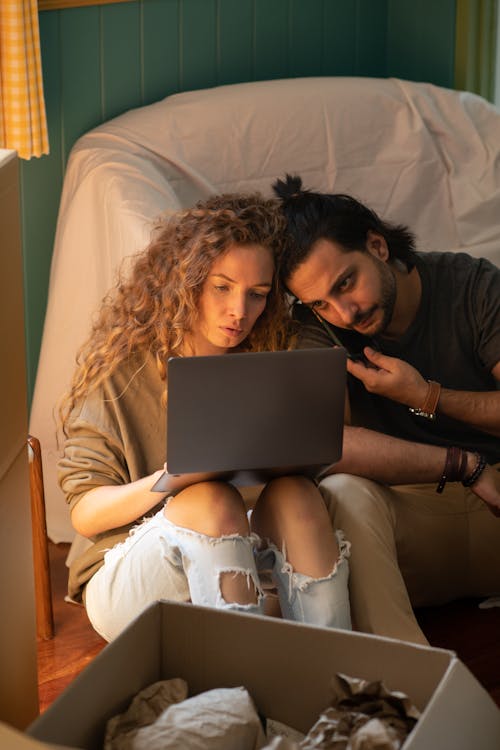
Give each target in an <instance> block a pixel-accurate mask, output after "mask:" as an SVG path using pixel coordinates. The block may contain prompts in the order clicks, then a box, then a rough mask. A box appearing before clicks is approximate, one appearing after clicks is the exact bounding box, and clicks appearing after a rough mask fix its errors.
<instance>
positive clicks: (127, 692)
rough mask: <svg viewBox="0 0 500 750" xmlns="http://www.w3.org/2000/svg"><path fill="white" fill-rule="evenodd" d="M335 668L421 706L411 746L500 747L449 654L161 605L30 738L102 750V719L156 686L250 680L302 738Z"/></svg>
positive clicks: (497, 728)
mask: <svg viewBox="0 0 500 750" xmlns="http://www.w3.org/2000/svg"><path fill="white" fill-rule="evenodd" d="M337 672H342V673H345V674H348V675H351V676H353V677H362V678H365V679H368V680H375V679H377V680H378V679H382V680H383V682H384V684H385V686H386V687H387V688H388V689H389V690H401V691H402V692H404V693H406V694H407V695H408V696H409V697H410V698H411V699H412V701H413V702H414V703H415V704H416V705H417V707H418V708H419V709H420V710H421V711H423V713H422V716H421V718H420V720H419V721H418V723H417V725H416V727H415V729H414V730H413V732H412V733H411V734H410V735H409V737H408V738H407V741H406V743H405V745H404V748H405V750H433V749H434V748H435V749H436V750H448V749H449V750H471V749H472V748H473V749H474V750H483V749H484V750H498V748H499V747H500V709H499V708H498V707H497V706H496V705H495V703H494V702H493V700H492V699H491V697H490V696H489V695H488V693H487V692H486V691H485V690H484V688H483V687H482V686H481V685H480V684H479V683H478V682H477V680H476V679H475V677H473V675H472V674H471V673H470V672H469V671H468V669H467V668H466V667H465V666H464V665H463V664H462V663H461V662H460V660H459V659H457V658H456V656H455V654H454V653H453V652H451V651H445V650H443V649H435V648H426V647H424V646H417V645H412V644H409V643H405V642H402V641H397V640H393V639H390V638H379V637H377V636H372V635H364V634H360V633H350V632H345V631H340V630H329V629H326V628H316V627H313V626H309V625H299V624H297V623H293V622H286V621H282V620H277V619H274V618H265V617H255V616H251V615H246V614H239V613H232V612H223V611H220V610H214V609H207V608H204V607H197V606H194V605H191V604H173V603H170V602H158V603H157V604H154V605H152V606H151V607H149V608H148V609H147V610H146V611H145V612H144V613H143V614H142V615H141V616H140V617H138V618H137V619H136V620H135V621H134V622H133V623H131V625H130V626H129V627H128V628H127V629H126V630H125V631H124V632H123V633H122V635H120V637H119V638H117V639H116V640H115V641H114V642H113V643H111V644H109V645H108V646H106V648H105V649H104V650H103V651H102V652H101V653H100V654H99V655H98V656H97V657H96V658H95V659H94V661H93V662H92V663H91V664H90V665H89V666H88V667H87V668H86V669H85V670H84V672H82V673H81V674H80V675H79V676H78V677H77V678H76V679H75V681H74V682H73V683H72V684H71V685H70V686H69V687H68V688H67V690H66V691H65V692H64V693H63V694H62V695H61V696H60V697H59V698H58V699H57V700H56V701H55V702H54V703H53V704H52V705H51V706H50V707H49V708H48V709H47V711H45V713H43V714H42V715H41V716H40V717H39V718H38V719H37V720H36V721H35V722H34V723H33V724H31V726H30V728H29V730H28V733H29V735H31V736H32V737H34V738H36V739H38V740H41V741H43V742H47V743H53V744H56V745H57V744H60V745H64V746H68V747H72V748H85V749H89V750H90V749H91V748H92V749H93V748H100V747H102V739H103V733H104V728H105V723H106V721H107V720H108V719H109V718H110V717H111V716H114V715H115V714H117V713H120V712H122V711H123V710H124V709H125V708H126V707H127V706H128V704H129V702H130V700H131V699H132V697H133V696H134V695H135V694H136V693H137V692H139V690H141V689H142V688H144V687H146V686H147V685H149V684H151V683H153V682H155V681H157V680H161V679H168V678H172V677H183V678H184V679H185V680H186V681H187V683H188V685H189V689H190V694H191V695H194V694H197V693H199V692H202V691H204V690H208V689H211V688H214V687H235V686H238V685H244V686H245V687H246V688H247V689H248V691H249V692H250V694H251V696H252V697H253V699H254V701H255V703H256V706H257V708H258V710H259V711H260V712H261V713H262V714H264V715H265V716H267V717H270V718H273V719H276V720H278V721H281V722H284V723H285V724H288V725H290V726H293V727H295V728H296V729H299V730H300V731H303V732H306V731H307V730H308V729H309V728H310V727H311V726H312V725H313V723H314V722H315V721H316V719H317V718H318V715H319V714H320V712H321V711H322V709H324V708H325V707H326V706H327V705H328V704H329V702H330V699H331V680H332V677H333V675H335V674H336V673H337Z"/></svg>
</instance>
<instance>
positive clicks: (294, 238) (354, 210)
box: [273, 174, 415, 284]
mask: <svg viewBox="0 0 500 750" xmlns="http://www.w3.org/2000/svg"><path fill="white" fill-rule="evenodd" d="M273 190H274V192H275V194H276V195H277V196H278V198H279V199H280V200H281V204H282V210H283V213H284V215H285V218H286V223H287V235H288V238H287V241H286V245H285V248H284V251H283V253H282V257H281V259H280V276H281V279H282V281H283V282H284V283H285V284H286V280H287V279H289V278H290V276H291V274H292V273H293V272H294V271H295V270H296V268H297V267H298V266H300V264H301V263H303V261H305V259H306V258H307V256H308V255H309V253H310V252H311V248H312V246H313V245H314V243H315V242H317V240H319V239H327V240H331V241H333V242H336V243H338V244H339V245H340V246H341V247H342V248H344V249H345V250H346V251H347V252H349V251H353V250H360V251H362V252H366V241H367V238H368V232H369V230H372V231H373V232H377V234H380V235H382V237H383V238H384V239H385V241H386V242H387V247H388V249H389V257H390V259H391V260H395V259H399V260H400V261H402V262H403V263H404V264H405V265H406V267H407V268H408V270H411V269H412V268H413V266H414V265H415V258H414V251H415V237H414V236H413V234H412V233H411V232H410V230H409V229H408V228H407V227H405V226H403V225H396V224H389V223H388V222H386V221H382V219H380V218H379V217H378V216H377V214H376V213H375V211H372V210H371V209H370V208H368V207H367V206H364V205H363V204H362V203H360V202H359V201H357V200H356V199H355V198H352V197H351V196H350V195H342V194H341V193H333V194H328V193H315V192H313V191H311V190H305V189H303V188H302V179H301V177H299V176H297V175H296V176H294V177H292V176H291V175H288V174H287V175H286V178H285V180H276V182H275V183H274V184H273Z"/></svg>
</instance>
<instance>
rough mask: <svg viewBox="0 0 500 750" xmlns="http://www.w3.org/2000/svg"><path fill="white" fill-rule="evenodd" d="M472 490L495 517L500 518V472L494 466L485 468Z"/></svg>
mask: <svg viewBox="0 0 500 750" xmlns="http://www.w3.org/2000/svg"><path fill="white" fill-rule="evenodd" d="M470 489H471V490H472V492H473V493H474V494H475V495H477V496H478V497H480V498H481V500H483V501H484V502H485V503H486V505H487V506H488V509H489V510H491V512H492V513H493V514H494V515H495V516H497V517H498V518H500V472H498V471H497V470H496V469H494V468H493V467H492V466H489V465H488V466H485V468H484V469H483V471H482V472H481V474H480V476H479V479H478V480H477V481H476V482H474V484H473V485H472V487H471V488H470Z"/></svg>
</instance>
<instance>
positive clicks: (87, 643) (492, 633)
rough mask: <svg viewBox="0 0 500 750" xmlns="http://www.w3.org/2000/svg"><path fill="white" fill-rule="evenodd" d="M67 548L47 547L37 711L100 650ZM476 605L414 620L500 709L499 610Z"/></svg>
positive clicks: (464, 603)
mask: <svg viewBox="0 0 500 750" xmlns="http://www.w3.org/2000/svg"><path fill="white" fill-rule="evenodd" d="M67 552H68V545H67V544H59V545H56V544H51V545H50V561H51V576H52V588H53V592H52V594H53V601H54V618H55V637H54V638H53V639H52V640H50V641H41V640H40V641H39V642H38V671H39V699H40V711H44V710H45V709H46V708H47V707H48V706H49V705H50V704H51V703H52V701H53V700H54V699H55V698H56V697H57V696H58V695H59V693H61V692H62V691H63V690H64V688H66V687H67V685H69V683H70V682H71V681H72V680H73V679H74V678H75V677H76V676H77V675H78V674H79V672H81V671H82V669H83V668H84V667H85V666H87V664H88V663H89V662H90V661H91V660H92V659H93V658H94V657H95V656H96V655H97V654H98V653H99V652H100V651H101V650H102V648H103V647H104V646H105V641H103V639H102V638H101V637H100V636H98V635H97V633H95V631H94V630H93V629H92V628H91V626H90V624H89V622H88V620H87V617H86V614H85V611H84V609H83V607H79V606H77V605H75V604H69V603H67V602H65V601H64V595H65V593H66V582H67V568H66V566H65V564H64V561H65V558H66V555H67ZM477 605H478V601H476V600H471V599H468V600H461V601H458V602H453V603H452V604H449V605H447V606H444V607H432V608H426V609H421V610H419V611H418V612H417V616H418V619H419V622H420V625H421V627H422V629H423V630H424V632H425V634H426V636H427V638H428V639H429V641H430V643H431V645H432V646H439V647H442V648H448V649H452V650H453V651H455V652H456V653H457V655H458V656H459V657H460V659H461V660H462V661H463V662H464V664H466V666H467V667H468V668H469V669H470V671H471V672H472V673H473V674H474V675H475V676H476V677H477V679H478V680H479V682H480V683H481V684H482V685H483V686H484V687H485V688H486V689H487V690H488V691H489V693H490V694H491V696H492V697H493V699H494V700H495V701H496V703H497V704H498V705H499V706H500V608H499V607H496V608H494V609H487V610H482V609H479V608H478V606H477Z"/></svg>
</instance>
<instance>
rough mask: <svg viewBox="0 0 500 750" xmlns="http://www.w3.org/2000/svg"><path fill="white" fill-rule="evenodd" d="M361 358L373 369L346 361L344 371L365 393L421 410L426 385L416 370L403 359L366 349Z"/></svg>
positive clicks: (427, 386) (426, 389)
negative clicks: (362, 387)
mask: <svg viewBox="0 0 500 750" xmlns="http://www.w3.org/2000/svg"><path fill="white" fill-rule="evenodd" d="M364 354H365V357H366V358H367V360H368V361H369V362H371V363H372V364H373V365H375V368H374V367H367V366H366V365H365V364H363V363H362V362H353V361H352V360H347V370H348V372H350V373H351V375H354V377H356V378H358V379H359V380H361V382H362V383H363V385H364V386H365V388H366V390H367V391H369V392H370V393H376V394H377V395H379V396H385V398H390V399H391V400H392V401H397V402H398V403H400V404H406V405H407V406H412V407H413V408H416V409H419V408H421V407H422V406H423V404H424V402H425V399H426V396H427V391H428V388H429V385H428V383H427V381H426V380H425V379H424V378H423V377H422V376H421V375H420V373H419V372H418V370H416V369H415V368H414V367H412V366H411V365H409V364H408V362H404V361H403V360H402V359H396V357H388V356H387V355H386V354H381V353H380V352H377V351H375V349H372V348H371V347H369V346H366V347H365V349H364Z"/></svg>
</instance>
